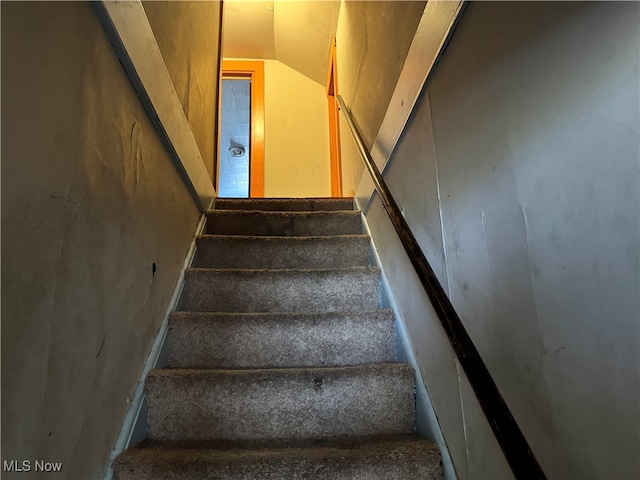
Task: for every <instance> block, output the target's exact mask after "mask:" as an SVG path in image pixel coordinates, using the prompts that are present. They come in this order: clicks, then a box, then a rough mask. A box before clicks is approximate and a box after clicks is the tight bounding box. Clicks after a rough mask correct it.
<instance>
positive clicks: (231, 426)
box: [147, 364, 414, 441]
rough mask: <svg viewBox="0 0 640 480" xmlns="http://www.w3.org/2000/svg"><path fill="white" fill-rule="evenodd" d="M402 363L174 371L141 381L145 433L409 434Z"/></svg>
mask: <svg viewBox="0 0 640 480" xmlns="http://www.w3.org/2000/svg"><path fill="white" fill-rule="evenodd" d="M413 391H414V379H413V372H412V371H411V369H409V368H407V367H405V366H402V365H393V364H383V365H377V366H375V367H368V368H363V367H358V368H356V367H346V368H338V369H307V370H268V371H264V370H263V371H260V370H249V371H235V372H233V371H218V372H216V371H211V370H197V371H191V372H190V371H188V370H179V371H177V373H176V371H174V372H173V373H172V374H154V372H152V373H151V374H150V375H149V376H148V378H147V402H148V407H149V411H148V415H149V428H148V432H147V433H148V438H149V439H150V440H160V441H182V440H214V439H216V440H229V441H239V440H244V441H265V440H282V439H287V440H291V439H305V438H307V439H308V438H322V437H332V436H342V435H377V434H395V433H411V432H412V431H413V421H414V415H413V409H414V395H413Z"/></svg>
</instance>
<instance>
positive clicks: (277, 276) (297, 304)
mask: <svg viewBox="0 0 640 480" xmlns="http://www.w3.org/2000/svg"><path fill="white" fill-rule="evenodd" d="M185 299H186V306H185V310H188V311H195V312H207V311H208V312H335V311H341V310H358V309H363V310H374V309H376V308H379V306H380V270H379V269H377V268H353V269H344V270H212V269H189V270H187V272H186V278H185Z"/></svg>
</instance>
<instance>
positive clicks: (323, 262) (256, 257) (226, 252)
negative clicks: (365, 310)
mask: <svg viewBox="0 0 640 480" xmlns="http://www.w3.org/2000/svg"><path fill="white" fill-rule="evenodd" d="M197 246H198V261H197V266H198V267H202V268H271V269H277V268H306V269H311V268H348V267H365V266H367V265H368V264H369V239H368V238H367V237H358V236H350V237H291V238H282V237H278V238H273V237H233V236H203V237H200V238H198V239H197Z"/></svg>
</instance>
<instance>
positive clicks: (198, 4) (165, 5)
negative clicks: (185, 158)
mask: <svg viewBox="0 0 640 480" xmlns="http://www.w3.org/2000/svg"><path fill="white" fill-rule="evenodd" d="M143 6H144V10H145V12H146V13H147V17H148V18H149V23H150V24H151V28H152V29H153V33H154V35H155V37H156V41H157V42H158V46H159V47H160V52H161V53H162V58H163V59H164V61H165V63H166V64H167V69H168V70H169V75H170V76H171V80H173V84H174V86H175V89H176V93H177V94H178V98H179V99H180V103H182V108H183V109H184V113H185V115H186V116H187V120H188V121H189V125H190V126H191V129H192V130H193V133H194V136H195V139H196V142H197V144H198V147H199V148H200V154H201V155H202V158H203V160H204V163H205V166H206V167H207V171H208V172H209V177H210V178H212V179H213V174H214V170H215V158H216V157H217V151H216V149H217V145H216V137H215V132H216V123H215V120H216V118H217V116H216V114H215V112H217V111H218V59H217V57H218V48H219V35H218V33H219V28H218V27H219V25H220V16H221V15H222V2H220V1H206V2H203V1H195V2H188V1H183V0H180V1H167V0H152V1H144V2H143Z"/></svg>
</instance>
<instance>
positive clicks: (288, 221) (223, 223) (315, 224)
mask: <svg viewBox="0 0 640 480" xmlns="http://www.w3.org/2000/svg"><path fill="white" fill-rule="evenodd" d="M206 233H208V234H221V235H276V236H314V235H317V236H326V235H359V234H361V233H362V219H361V218H360V213H359V212H334V213H331V212H314V213H303V212H285V213H283V212H255V211H233V210H229V211H225V210H222V211H216V210H214V211H212V212H209V213H208V214H207V226H206Z"/></svg>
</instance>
